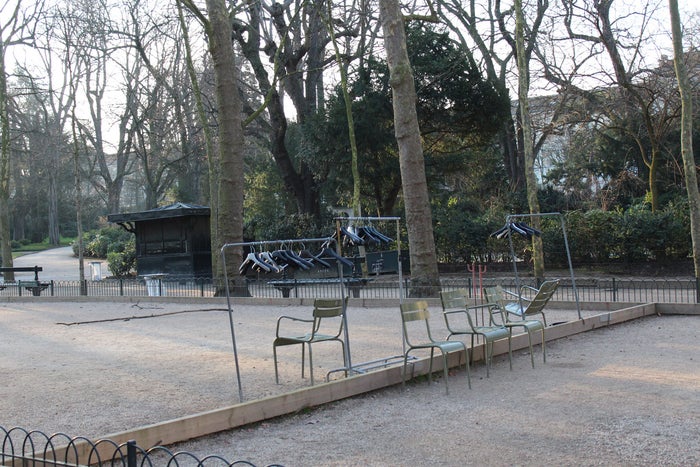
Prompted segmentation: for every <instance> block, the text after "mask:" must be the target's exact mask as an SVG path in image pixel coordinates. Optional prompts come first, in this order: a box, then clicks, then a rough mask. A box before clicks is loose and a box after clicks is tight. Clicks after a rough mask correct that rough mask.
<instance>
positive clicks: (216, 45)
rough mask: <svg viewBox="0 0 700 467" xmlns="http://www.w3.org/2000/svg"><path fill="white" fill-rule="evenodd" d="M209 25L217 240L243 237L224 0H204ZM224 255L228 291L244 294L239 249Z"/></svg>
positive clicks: (239, 137)
mask: <svg viewBox="0 0 700 467" xmlns="http://www.w3.org/2000/svg"><path fill="white" fill-rule="evenodd" d="M206 4H207V10H208V11H209V21H210V27H209V30H208V35H209V52H210V53H211V57H212V62H213V64H214V77H215V79H216V100H217V103H218V122H219V151H218V153H219V191H218V195H219V200H218V201H219V205H218V216H217V221H216V222H217V228H218V232H217V238H216V239H217V244H216V245H212V248H214V249H215V250H217V251H219V250H220V249H221V247H222V246H223V245H224V244H225V243H239V242H241V241H242V240H243V127H242V126H241V123H242V121H241V100H240V97H239V94H238V76H239V70H238V68H237V67H236V63H235V56H234V52H233V44H232V43H231V22H230V21H229V15H228V11H227V9H226V2H225V1H224V0H207V2H206ZM230 253H231V254H230V255H228V256H226V265H227V275H228V277H229V279H230V280H231V282H232V289H231V293H232V295H248V289H247V287H246V286H245V280H244V279H243V278H241V277H240V276H239V275H238V274H237V272H238V265H239V264H240V263H241V260H242V249H241V248H240V247H239V248H234V249H231V250H230Z"/></svg>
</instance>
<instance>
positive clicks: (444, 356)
mask: <svg viewBox="0 0 700 467" xmlns="http://www.w3.org/2000/svg"><path fill="white" fill-rule="evenodd" d="M440 352H442V372H443V374H444V375H445V394H449V393H450V388H449V386H448V385H447V376H448V370H447V352H445V351H443V350H442V349H440Z"/></svg>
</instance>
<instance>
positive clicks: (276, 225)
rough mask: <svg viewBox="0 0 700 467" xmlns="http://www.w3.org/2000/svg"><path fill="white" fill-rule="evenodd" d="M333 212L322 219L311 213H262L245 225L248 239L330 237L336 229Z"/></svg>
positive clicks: (245, 233)
mask: <svg viewBox="0 0 700 467" xmlns="http://www.w3.org/2000/svg"><path fill="white" fill-rule="evenodd" d="M332 217H333V216H332V214H331V213H325V214H324V215H323V216H322V219H321V220H319V219H316V218H315V217H313V216H311V215H310V214H288V215H276V216H274V215H260V216H256V217H253V218H252V219H251V220H250V222H248V223H247V224H246V225H245V226H244V237H245V238H246V239H247V240H275V239H279V240H284V239H296V238H311V237H315V238H320V237H328V236H330V235H331V234H332V233H333V232H334V231H335V224H334V222H333V219H332Z"/></svg>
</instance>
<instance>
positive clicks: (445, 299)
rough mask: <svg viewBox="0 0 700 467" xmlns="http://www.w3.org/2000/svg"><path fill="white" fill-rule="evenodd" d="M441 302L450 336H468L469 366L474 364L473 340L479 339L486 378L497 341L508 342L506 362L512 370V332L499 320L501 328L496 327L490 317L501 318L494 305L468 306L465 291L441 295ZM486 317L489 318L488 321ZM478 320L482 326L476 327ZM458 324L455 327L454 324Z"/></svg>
mask: <svg viewBox="0 0 700 467" xmlns="http://www.w3.org/2000/svg"><path fill="white" fill-rule="evenodd" d="M440 301H441V303H442V316H443V317H444V318H445V325H446V326H447V330H448V331H449V332H450V334H449V335H448V336H447V340H450V337H452V336H457V335H470V336H471V346H470V348H471V349H472V363H473V362H474V360H473V358H474V339H475V338H478V337H481V338H482V339H483V340H484V360H485V362H486V377H487V378H488V377H489V367H490V366H491V361H492V359H493V343H494V342H495V341H497V340H500V339H508V360H509V362H510V369H511V370H512V369H513V357H512V355H513V353H512V348H511V340H510V338H511V332H510V329H509V328H507V327H505V326H504V325H503V324H502V323H503V322H504V321H505V320H504V319H503V318H501V319H500V320H499V321H500V322H501V324H497V321H496V320H494V318H493V315H492V313H493V312H494V311H495V312H496V313H499V314H502V311H501V310H500V308H499V307H498V305H495V304H493V303H485V304H483V305H472V306H469V305H468V296H467V290H466V289H463V288H462V289H457V290H449V291H441V292H440ZM487 317H488V318H487ZM479 318H481V324H479ZM458 319H459V323H458V324H457V320H458Z"/></svg>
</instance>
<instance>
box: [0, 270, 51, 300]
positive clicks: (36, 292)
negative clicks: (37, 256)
mask: <svg viewBox="0 0 700 467" xmlns="http://www.w3.org/2000/svg"><path fill="white" fill-rule="evenodd" d="M43 270H44V268H42V267H41V266H25V267H12V268H6V267H0V273H6V272H33V273H34V280H22V279H20V280H18V281H16V282H14V283H13V282H3V283H2V284H0V289H5V288H6V287H7V286H9V285H16V286H17V288H18V289H19V291H20V295H22V288H23V287H24V288H25V289H27V290H28V291H30V292H31V293H32V295H33V296H35V297H39V296H40V295H41V292H42V291H44V290H46V289H47V288H48V287H49V285H50V283H49V282H41V281H40V280H39V271H43Z"/></svg>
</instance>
